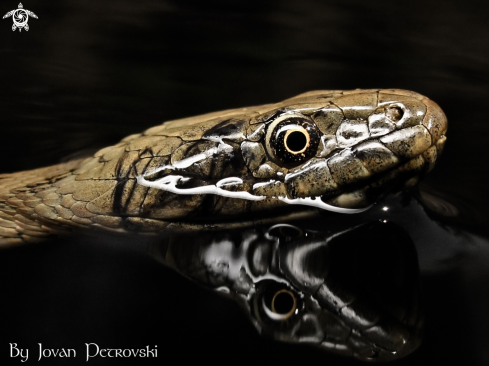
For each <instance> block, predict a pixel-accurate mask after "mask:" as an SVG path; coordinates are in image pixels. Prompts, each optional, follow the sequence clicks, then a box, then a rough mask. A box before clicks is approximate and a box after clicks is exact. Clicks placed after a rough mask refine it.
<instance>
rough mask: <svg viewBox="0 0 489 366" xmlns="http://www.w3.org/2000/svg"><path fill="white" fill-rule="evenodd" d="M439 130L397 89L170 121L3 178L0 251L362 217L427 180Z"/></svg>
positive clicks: (443, 123)
mask: <svg viewBox="0 0 489 366" xmlns="http://www.w3.org/2000/svg"><path fill="white" fill-rule="evenodd" d="M446 130H447V119H446V116H445V114H444V113H443V111H442V110H441V108H440V107H439V106H438V105H437V104H436V103H435V102H433V101H431V100H430V99H428V98H427V97H425V96H423V95H420V94H418V93H415V92H412V91H406V90H400V89H375V90H374V89H369V90H366V89H363V90H362V89H356V90H349V91H324V90H321V91H312V92H307V93H304V94H300V95H298V96H296V97H293V98H290V99H287V100H285V101H282V102H279V103H275V104H265V105H260V106H255V107H247V108H237V109H231V110H225V111H221V112H213V113H208V114H204V115H201V116H197V117H190V118H184V119H179V120H174V121H169V122H165V123H163V124H161V125H158V126H156V127H152V128H149V129H147V130H146V131H144V132H142V133H139V134H134V135H130V136H128V137H126V138H124V139H123V140H121V141H120V142H119V143H117V144H115V145H113V146H109V147H106V148H103V149H101V150H99V151H98V152H96V153H95V154H94V155H93V156H90V157H88V158H82V159H75V160H71V161H68V162H64V163H61V164H57V165H54V166H49V167H44V168H39V169H34V170H29V171H23V172H16V173H9V174H2V175H0V246H2V247H9V246H15V245H17V244H25V243H36V242H42V241H45V240H47V239H49V238H51V237H53V236H58V235H65V234H70V233H73V232H112V233H114V234H122V235H124V234H127V233H136V234H138V235H139V234H141V235H153V234H155V235H160V236H165V235H171V234H172V233H184V232H199V231H209V230H216V229H219V228H231V227H242V226H245V225H250V224H252V223H255V222H265V221H266V220H269V221H270V222H273V220H279V218H280V219H283V218H284V217H288V216H287V215H289V216H290V215H292V216H293V215H296V216H297V215H299V216H300V215H303V216H304V215H306V216H307V215H310V214H312V213H317V212H324V211H331V212H333V213H334V214H339V215H341V214H355V213H359V212H362V211H365V210H368V209H369V207H371V206H372V205H373V204H374V203H375V202H377V201H378V200H379V199H381V198H382V197H383V196H385V195H386V194H388V193H389V192H393V191H396V190H401V189H404V188H406V187H412V186H414V185H416V183H417V182H418V181H419V180H420V178H422V177H423V176H424V174H426V173H427V172H429V171H430V170H431V169H433V166H434V164H435V162H436V160H437V158H438V156H439V155H440V154H441V152H442V150H443V146H444V144H445V141H446Z"/></svg>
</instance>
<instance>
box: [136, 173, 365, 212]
mask: <svg viewBox="0 0 489 366" xmlns="http://www.w3.org/2000/svg"><path fill="white" fill-rule="evenodd" d="M188 179H189V178H185V177H183V176H181V175H167V176H165V177H163V178H160V179H158V180H156V181H149V180H146V179H145V177H144V176H142V175H140V176H138V177H137V183H138V184H141V185H143V186H146V187H149V188H156V189H161V190H163V191H167V192H171V193H175V194H182V195H194V194H215V195H219V196H223V197H228V198H237V199H244V200H250V201H262V200H265V199H267V198H270V197H267V196H259V195H253V194H251V193H249V192H247V191H230V190H226V189H223V188H222V187H223V186H224V185H225V184H229V183H231V182H232V183H233V184H234V185H240V184H242V183H243V180H242V179H241V178H237V177H230V178H224V179H221V180H220V181H218V182H217V183H216V184H215V185H205V186H201V187H194V188H179V187H178V184H179V183H180V182H185V181H187V180H188ZM275 198H276V199H277V200H279V201H282V202H284V203H287V204H289V205H304V206H312V207H317V208H320V209H323V210H327V211H332V212H337V213H346V214H354V213H360V212H364V211H366V210H368V209H369V208H370V207H371V206H372V205H369V206H367V207H365V208H342V207H336V206H333V205H329V204H327V203H325V202H324V201H323V200H322V199H321V197H304V198H288V197H281V196H277V197H275Z"/></svg>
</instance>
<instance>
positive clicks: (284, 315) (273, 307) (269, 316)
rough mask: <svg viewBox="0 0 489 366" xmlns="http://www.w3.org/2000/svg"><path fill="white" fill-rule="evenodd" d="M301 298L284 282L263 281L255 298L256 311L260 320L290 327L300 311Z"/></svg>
mask: <svg viewBox="0 0 489 366" xmlns="http://www.w3.org/2000/svg"><path fill="white" fill-rule="evenodd" d="M300 304H301V300H300V298H299V297H298V295H297V293H295V292H294V291H293V290H292V289H290V288H288V287H286V286H285V285H284V284H281V283H276V282H273V281H263V282H261V283H260V286H259V287H258V291H257V294H256V296H255V299H254V311H255V314H256V316H257V318H258V319H259V320H261V321H262V322H265V323H267V324H270V325H271V324H275V325H278V324H280V326H281V327H286V328H287V327H288V326H289V325H290V324H291V323H290V321H292V320H293V319H296V318H297V317H294V315H296V314H297V313H298V311H299V308H300Z"/></svg>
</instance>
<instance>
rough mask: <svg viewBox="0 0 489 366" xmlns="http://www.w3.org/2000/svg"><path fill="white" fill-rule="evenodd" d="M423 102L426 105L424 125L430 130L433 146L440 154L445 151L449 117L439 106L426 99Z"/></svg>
mask: <svg viewBox="0 0 489 366" xmlns="http://www.w3.org/2000/svg"><path fill="white" fill-rule="evenodd" d="M423 102H424V103H425V105H426V114H425V117H424V119H423V125H424V126H425V127H426V128H427V129H428V131H429V132H430V134H431V138H432V146H435V147H436V150H437V152H438V154H440V153H441V152H442V150H443V146H444V145H445V141H446V139H447V138H446V136H445V134H446V133H447V127H448V123H447V117H446V116H445V113H443V111H442V109H441V108H440V106H438V104H436V103H435V102H433V101H432V100H430V99H428V98H425V99H424V100H423Z"/></svg>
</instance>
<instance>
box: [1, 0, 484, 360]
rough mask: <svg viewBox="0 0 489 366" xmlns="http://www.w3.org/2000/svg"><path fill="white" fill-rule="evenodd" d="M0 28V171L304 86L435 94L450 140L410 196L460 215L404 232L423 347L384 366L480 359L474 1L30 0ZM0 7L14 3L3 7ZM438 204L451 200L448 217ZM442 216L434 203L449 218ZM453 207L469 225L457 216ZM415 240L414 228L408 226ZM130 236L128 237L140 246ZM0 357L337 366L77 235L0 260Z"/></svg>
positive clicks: (116, 249) (171, 277)
mask: <svg viewBox="0 0 489 366" xmlns="http://www.w3.org/2000/svg"><path fill="white" fill-rule="evenodd" d="M23 5H24V7H25V8H26V9H29V10H31V11H33V12H34V13H36V14H37V16H38V17H39V19H32V18H30V20H29V26H30V30H29V31H28V32H25V31H22V32H21V33H19V32H18V31H16V32H12V30H11V26H12V19H11V18H8V19H4V20H2V22H0V57H1V61H0V62H1V68H0V75H1V80H2V88H1V95H0V96H1V98H0V107H1V110H2V115H1V120H2V125H1V128H2V129H1V136H2V143H1V144H0V156H2V159H1V163H0V171H1V172H10V171H17V170H22V169H30V168H35V167H39V166H43V165H50V164H54V163H56V162H59V161H60V160H61V159H63V158H66V156H68V155H70V154H75V153H77V152H79V151H80V150H85V149H95V148H98V147H102V146H106V145H109V144H112V143H115V142H117V141H118V140H119V139H121V138H123V137H124V136H126V135H129V134H132V133H137V132H140V131H142V130H144V129H145V128H147V127H151V126H153V125H156V124H159V123H160V122H162V121H164V120H169V119H172V118H177V117H184V116H191V115H197V114H200V113H204V112H209V111H215V110H220V109H226V108H233V107H241V106H246V105H255V104H263V103H268V102H275V101H279V100H281V99H284V98H287V97H290V96H293V95H296V94H299V93H301V92H304V91H308V90H313V89H352V88H377V87H379V88H384V87H386V88H389V87H395V88H404V89H410V90H415V91H417V92H420V93H422V94H425V95H427V96H429V97H430V98H432V99H433V100H435V101H436V102H437V103H438V104H439V105H440V106H441V107H442V108H443V109H444V110H445V112H446V114H447V116H448V119H449V130H448V141H447V145H446V149H445V151H444V154H443V156H442V158H441V160H440V161H439V163H438V165H437V167H436V168H435V170H434V171H433V172H432V173H431V175H430V176H429V177H427V178H426V179H425V182H424V185H423V187H424V189H425V190H426V191H428V192H431V193H434V194H436V195H442V196H444V197H445V199H446V200H447V201H448V202H453V204H454V206H455V207H458V209H459V211H461V212H463V213H464V215H463V217H462V218H453V217H450V216H447V215H445V216H443V217H441V218H440V217H438V220H439V222H442V224H441V226H439V225H438V224H435V223H432V222H431V221H429V220H428V219H426V218H425V219H422V220H419V221H415V220H411V219H409V218H408V217H406V216H407V214H406V212H405V211H403V210H399V211H398V215H399V217H400V220H404V222H410V223H412V225H413V226H414V228H413V233H416V234H413V235H414V237H413V241H414V242H415V244H416V249H417V251H418V259H419V265H420V269H421V285H422V292H423V298H424V302H425V312H426V326H425V336H424V341H423V343H422V345H421V347H420V348H419V350H418V351H416V352H415V353H413V354H412V355H411V356H409V357H407V358H405V359H403V360H401V361H399V362H398V364H406V365H408V364H416V365H428V364H433V363H448V362H455V363H459V364H462V363H463V364H471V365H484V364H488V363H489V349H488V347H487V345H488V344H489V330H488V329H489V311H488V310H487V309H489V295H488V292H487V287H488V285H489V270H488V269H487V268H488V267H489V265H488V263H489V254H488V245H489V244H488V243H487V240H485V239H483V238H487V223H488V221H489V217H488V215H487V213H486V208H487V207H488V204H489V193H488V189H487V187H488V183H489V176H488V168H487V167H488V166H489V154H487V152H486V145H487V139H488V137H489V124H488V123H487V122H486V114H487V100H489V88H488V87H487V86H488V84H489V24H488V22H487V6H486V5H485V2H482V1H475V0H470V1H463V2H460V1H444V2H437V1H429V0H428V1H410V2H402V3H401V2H388V1H377V2H375V4H373V3H369V2H362V1H341V2H340V1H329V2H320V1H316V2H314V1H302V2H297V1H268V2H254V1H246V2H245V1H235V2H232V3H231V2H225V1H206V2H201V1H181V2H177V1H166V2H164V1H152V0H141V1H138V2H131V1H127V0H123V1H117V2H116V1H106V2H104V3H93V2H92V3H90V4H88V3H87V2H82V1H49V2H41V1H29V2H24V3H23ZM1 7H2V9H3V10H2V11H3V13H7V12H8V11H9V10H12V9H15V8H16V7H17V4H16V3H15V2H12V3H9V2H2V5H1ZM446 207H450V206H446ZM446 210H448V211H449V212H450V209H449V208H447V209H446ZM466 212H469V214H466ZM415 229H416V230H415ZM142 246H143V243H141V246H140V247H142ZM0 262H1V263H0V281H1V288H0V293H1V295H0V309H1V310H2V314H3V315H2V316H1V317H0V329H1V331H0V359H1V360H2V365H3V364H8V363H9V362H12V363H13V364H18V363H19V362H20V360H19V359H10V358H9V357H8V353H9V343H12V342H16V343H18V344H19V346H20V347H24V348H29V349H30V350H31V351H30V359H29V363H31V364H32V363H35V362H36V361H35V359H36V360H37V348H36V347H37V343H42V344H43V346H44V347H46V348H62V347H64V348H68V347H69V348H76V349H77V350H78V351H79V353H80V355H79V356H78V357H77V358H72V359H68V360H66V359H54V360H53V359H49V360H45V363H46V364H50V365H55V364H62V365H74V364H82V363H83V364H86V362H85V359H84V357H83V356H81V354H83V352H84V343H86V342H87V343H88V342H96V343H98V344H99V345H100V346H101V347H105V348H138V347H145V346H146V345H150V346H154V345H158V358H156V359H152V358H148V359H143V360H136V361H135V360H134V359H110V358H93V359H91V360H90V363H89V364H94V365H112V364H117V365H122V364H128V365H130V364H139V365H145V364H152V363H159V364H162V363H166V364H174V363H176V362H180V363H183V362H187V363H197V362H202V360H206V361H211V362H213V363H215V364H229V363H230V362H233V363H242V364H250V363H256V364H263V365H265V364H270V363H274V364H291V363H299V362H300V363H301V364H318V363H329V364H334V365H336V364H338V365H344V364H353V363H355V362H356V361H350V360H348V359H343V358H341V357H338V356H331V355H329V354H327V353H324V352H322V351H320V350H316V349H314V348H311V347H307V346H300V345H290V344H281V343H276V342H273V341H270V340H267V339H263V338H261V337H260V336H259V335H258V334H257V333H256V331H255V329H254V328H253V327H252V325H251V323H249V322H248V320H247V319H246V317H245V316H244V315H243V314H242V313H241V311H240V309H239V308H238V307H237V306H236V305H235V304H234V303H232V302H230V301H227V300H226V299H224V298H221V297H219V296H216V295H215V294H214V293H209V292H207V291H205V290H204V289H202V288H200V287H199V286H197V285H196V284H193V283H190V282H189V281H188V280H186V279H184V278H182V277H181V276H179V275H177V274H175V273H173V272H171V271H170V270H168V269H166V268H164V267H162V266H161V265H159V264H158V263H157V262H156V261H154V260H152V259H151V258H149V257H148V256H147V255H146V254H145V253H144V252H143V251H142V250H141V249H138V248H137V247H135V245H134V243H133V242H131V241H130V240H128V242H120V241H119V240H117V241H116V240H115V239H113V238H99V239H95V238H85V237H77V238H73V239H72V240H63V241H58V242H53V243H50V244H48V245H42V246H41V245H39V246H37V247H27V248H20V249H18V250H13V251H10V252H8V253H2V255H1V256H0Z"/></svg>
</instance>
